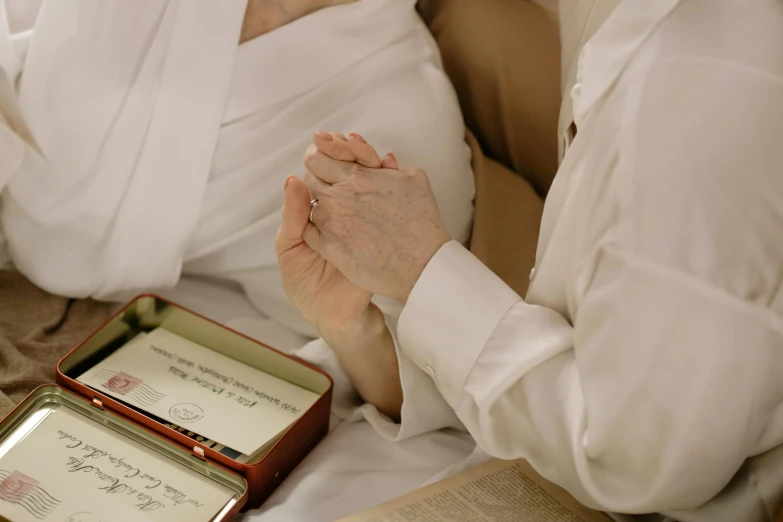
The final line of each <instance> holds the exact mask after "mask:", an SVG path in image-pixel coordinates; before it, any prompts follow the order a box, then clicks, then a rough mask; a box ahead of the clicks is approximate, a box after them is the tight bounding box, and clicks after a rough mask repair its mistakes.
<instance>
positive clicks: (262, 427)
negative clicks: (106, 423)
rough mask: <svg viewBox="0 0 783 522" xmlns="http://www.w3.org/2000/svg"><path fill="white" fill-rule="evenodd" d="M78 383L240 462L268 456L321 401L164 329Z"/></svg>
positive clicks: (136, 340) (142, 338)
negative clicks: (310, 409) (286, 432)
mask: <svg viewBox="0 0 783 522" xmlns="http://www.w3.org/2000/svg"><path fill="white" fill-rule="evenodd" d="M77 380H78V381H79V382H81V383H83V384H86V385H87V386H90V387H92V388H95V389H97V390H99V391H100V392H102V393H105V394H107V395H110V396H112V397H114V398H116V399H119V400H120V401H123V402H125V403H127V404H129V405H131V406H133V407H135V408H137V409H139V410H141V411H143V412H146V413H149V414H151V415H152V416H154V417H156V418H157V419H159V420H160V422H163V423H164V424H166V425H168V426H169V427H171V428H173V429H176V430H178V431H180V432H182V433H184V434H186V435H188V436H189V437H191V438H194V439H195V440H198V441H199V442H201V443H202V444H204V445H207V446H209V447H212V448H213V449H215V450H216V451H219V452H221V453H223V454H225V455H227V456H229V457H231V458H233V459H235V460H238V461H240V462H248V461H252V460H253V459H254V458H255V457H257V456H259V455H261V454H263V453H264V452H265V451H266V450H267V449H268V448H269V447H270V446H271V445H272V444H273V443H274V442H275V441H276V440H277V439H278V438H279V437H280V436H281V435H282V434H283V433H284V432H285V431H286V430H287V429H288V428H289V427H290V426H291V425H292V424H293V423H294V422H295V421H296V420H297V419H299V417H301V416H302V414H304V412H305V411H307V410H308V409H309V408H310V406H312V405H313V404H314V403H315V402H316V401H317V400H318V398H319V396H318V394H315V393H313V392H311V391H309V390H306V389H304V388H301V387H299V386H297V385H295V384H291V383H289V382H287V381H284V380H282V379H279V378H277V377H275V376H273V375H271V374H269V373H266V372H263V371H261V370H258V369H256V368H253V367H251V366H248V365H246V364H243V363H241V362H238V361H235V360H234V359H231V358H229V357H226V356H225V355H222V354H220V353H217V352H215V351H213V350H210V349H208V348H206V347H204V346H201V345H200V344H198V343H195V342H193V341H190V340H188V339H185V338H184V337H181V336H179V335H177V334H175V333H172V332H170V331H168V330H165V329H163V328H157V329H155V330H152V331H151V332H149V333H140V334H138V335H137V336H136V337H134V338H133V339H132V340H131V341H130V342H128V343H127V344H125V345H123V346H122V347H120V348H119V349H118V350H117V351H115V352H114V353H112V354H111V355H109V356H108V357H106V358H105V359H103V360H102V361H100V362H99V363H98V364H96V365H95V366H93V367H92V368H90V369H89V370H88V371H86V372H84V373H83V374H82V375H80V376H79V377H78V378H77ZM216 446H218V447H216Z"/></svg>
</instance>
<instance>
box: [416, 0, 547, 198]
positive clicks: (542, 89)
mask: <svg viewBox="0 0 783 522" xmlns="http://www.w3.org/2000/svg"><path fill="white" fill-rule="evenodd" d="M420 11H421V12H422V15H423V17H424V18H425V20H426V21H428V22H429V25H430V29H431V30H432V33H433V34H434V36H435V39H436V40H437V42H438V45H439V46H440V49H441V54H442V55H443V62H444V66H445V69H446V72H447V73H448V75H449V77H450V78H451V80H452V82H453V83H454V87H455V88H456V90H457V94H458V96H459V100H460V105H461V106H462V111H463V113H464V115H465V121H466V123H467V126H468V128H470V130H471V131H472V132H473V133H474V134H475V135H476V137H477V138H478V140H479V143H481V147H482V149H483V150H484V152H485V154H487V155H488V156H490V157H491V158H493V159H495V160H497V161H499V162H500V163H502V164H503V165H505V166H506V167H509V168H511V169H512V170H514V171H516V172H517V173H519V174H521V175H522V176H523V177H525V178H526V179H527V180H528V181H529V182H530V183H531V184H532V186H533V187H534V188H535V189H536V191H537V192H538V193H539V194H541V195H544V194H546V192H547V190H548V189H549V185H550V184H551V182H552V178H553V177H554V175H555V172H556V171H557V147H558V143H557V142H558V138H557V122H558V112H559V110H560V45H559V35H558V25H557V20H555V18H554V17H553V16H552V14H551V13H549V12H548V11H546V10H545V9H543V8H542V7H540V6H539V5H537V4H534V3H532V2H527V1H523V0H513V1H510V0H481V1H476V0H426V1H425V2H423V3H421V5H420Z"/></svg>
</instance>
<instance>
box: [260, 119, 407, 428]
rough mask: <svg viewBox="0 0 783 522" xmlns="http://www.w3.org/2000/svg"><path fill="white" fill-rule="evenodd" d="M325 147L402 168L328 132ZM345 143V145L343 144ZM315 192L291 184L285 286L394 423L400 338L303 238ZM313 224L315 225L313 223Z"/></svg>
mask: <svg viewBox="0 0 783 522" xmlns="http://www.w3.org/2000/svg"><path fill="white" fill-rule="evenodd" d="M323 136H326V138H323V139H318V138H317V139H316V141H324V142H326V141H329V142H332V145H331V146H329V145H327V146H325V148H326V149H328V150H330V151H331V153H333V154H334V155H335V156H337V157H340V158H342V159H343V160H344V161H350V162H359V163H361V164H362V165H367V166H369V167H375V168H380V167H382V166H385V167H387V168H396V167H397V165H396V162H395V161H394V159H393V157H387V158H386V159H385V160H384V161H381V159H380V158H379V157H378V155H377V154H376V153H375V151H374V150H372V147H370V146H369V145H367V144H366V143H365V142H364V140H363V139H360V138H359V137H358V136H355V135H352V137H351V138H350V139H346V138H345V137H344V136H342V135H341V134H335V135H331V134H328V135H327V134H323ZM338 142H339V143H338ZM309 214H310V194H309V193H308V191H307V188H306V187H305V185H304V184H303V183H302V181H300V180H299V179H297V178H295V177H293V176H292V177H290V178H288V180H287V181H286V188H285V204H284V206H283V223H282V226H281V228H280V231H279V232H278V235H277V239H276V241H275V246H276V248H277V255H278V261H279V264H280V271H281V275H282V278H283V286H284V287H285V290H286V293H287V294H288V297H289V298H290V299H291V301H292V302H293V303H294V305H295V306H296V307H297V309H298V310H299V311H300V312H301V313H302V315H303V316H304V317H305V318H306V319H307V320H308V321H310V323H311V324H312V325H313V326H314V327H315V328H316V330H317V331H318V333H319V334H320V335H321V336H322V337H323V338H324V339H325V340H326V342H327V344H328V345H329V346H330V347H331V348H332V350H334V352H335V353H336V354H337V357H338V359H339V360H340V364H341V365H342V366H343V368H344V369H345V371H346V372H347V373H348V375H349V376H350V378H351V381H353V383H354V385H355V386H356V389H357V390H358V391H359V393H360V394H361V396H362V397H363V398H364V400H366V401H367V402H369V403H371V404H374V405H375V406H376V407H377V408H378V409H379V410H380V411H381V412H383V413H384V414H386V415H388V416H389V417H391V418H393V419H399V416H400V408H401V406H402V387H401V384H400V376H399V369H398V366H397V354H396V351H395V346H394V340H393V339H392V336H391V333H390V332H389V330H388V328H387V327H386V319H385V317H384V316H383V313H382V312H381V311H380V309H379V308H378V307H377V306H375V305H373V304H372V303H371V302H370V297H371V296H372V294H371V293H369V292H367V291H365V290H362V289H361V288H359V287H358V286H356V285H354V284H353V283H351V282H350V281H349V280H348V279H347V278H346V277H345V276H344V275H343V274H342V273H341V272H340V271H339V270H337V268H336V267H335V266H334V265H333V264H331V263H330V262H329V261H327V260H326V259H325V258H324V257H322V256H321V254H320V253H318V252H316V251H315V250H313V249H312V248H310V246H309V245H307V244H306V243H305V242H304V240H303V239H302V236H303V234H304V233H305V227H306V226H307V225H310V224H309V222H308V217H309ZM310 226H312V225H310Z"/></svg>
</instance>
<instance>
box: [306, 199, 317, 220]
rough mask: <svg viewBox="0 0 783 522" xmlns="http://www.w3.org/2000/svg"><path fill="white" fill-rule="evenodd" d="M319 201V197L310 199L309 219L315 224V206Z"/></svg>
mask: <svg viewBox="0 0 783 522" xmlns="http://www.w3.org/2000/svg"><path fill="white" fill-rule="evenodd" d="M318 203H319V201H318V200H317V199H311V200H310V217H309V218H308V221H310V223H312V224H313V225H315V221H313V212H314V211H315V207H317V206H318Z"/></svg>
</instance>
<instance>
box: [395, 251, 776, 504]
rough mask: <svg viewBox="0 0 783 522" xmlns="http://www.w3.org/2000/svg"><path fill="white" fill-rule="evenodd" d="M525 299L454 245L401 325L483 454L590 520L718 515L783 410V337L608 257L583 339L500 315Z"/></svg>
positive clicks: (709, 294)
mask: <svg viewBox="0 0 783 522" xmlns="http://www.w3.org/2000/svg"><path fill="white" fill-rule="evenodd" d="M466 280H467V281H471V283H469V285H470V286H475V287H477V288H478V287H482V288H484V291H483V292H470V291H469V290H470V288H466V284H465V283H464V281H466ZM465 290H468V291H465ZM512 294H513V292H512V291H511V290H510V289H508V288H506V287H504V285H503V283H502V282H500V281H499V279H497V278H496V276H495V275H494V274H492V273H491V272H490V271H489V270H488V269H486V268H485V267H483V265H481V264H480V262H479V261H478V260H476V259H475V258H473V256H472V255H471V254H470V253H468V252H467V251H466V250H464V249H463V248H462V247H461V246H460V245H459V244H457V243H454V242H452V243H449V244H447V245H445V246H444V247H443V248H442V249H441V250H440V251H439V252H438V254H436V256H435V258H433V260H432V262H431V263H430V265H429V266H428V267H427V269H426V270H425V273H424V274H423V275H422V278H421V280H420V282H419V283H418V284H417V286H416V288H414V291H413V294H412V295H411V298H410V300H409V303H408V306H407V307H406V309H405V310H404V312H403V316H402V318H401V320H400V321H401V328H400V338H401V343H402V346H403V347H404V351H405V353H407V354H408V355H409V356H410V357H411V358H412V359H413V360H414V361H415V362H416V363H417V364H418V365H419V366H420V367H422V368H426V369H431V371H430V373H431V375H432V376H433V379H434V381H435V383H436V384H437V386H438V389H439V390H440V391H441V393H443V395H444V397H445V399H446V400H447V401H448V402H449V404H451V406H452V407H453V408H454V409H455V410H456V412H457V414H458V416H459V417H460V419H461V420H462V422H463V423H464V424H465V425H466V426H467V428H468V430H469V431H470V432H471V434H472V435H473V436H474V437H475V438H476V440H477V442H478V444H479V445H480V447H481V448H482V449H484V450H485V451H486V452H488V453H489V454H491V455H494V456H497V457H500V458H507V459H512V458H520V457H525V458H527V459H528V460H530V461H531V463H532V464H533V465H534V466H535V467H536V468H537V469H538V470H539V471H540V472H542V474H544V475H545V476H547V477H549V478H550V479H552V480H555V481H556V482H558V483H560V484H562V485H563V486H565V487H566V488H568V489H569V490H570V491H571V492H572V493H573V494H574V495H575V496H577V498H579V499H580V500H581V501H582V502H584V503H586V504H588V505H591V506H595V507H599V508H602V509H605V510H611V511H617V512H627V513H645V512H654V511H662V510H665V509H684V508H689V507H694V506H695V505H698V504H700V503H701V502H704V501H706V500H708V499H709V498H711V497H712V496H714V495H715V494H716V493H717V492H718V491H720V489H722V487H723V486H724V485H725V484H726V483H727V482H728V481H729V480H730V478H731V477H732V475H733V474H734V473H735V472H736V471H737V469H738V468H739V466H740V465H741V464H742V462H743V461H744V459H745V458H746V457H747V456H748V455H749V454H750V453H751V450H752V448H753V447H754V444H755V443H756V441H757V439H758V437H759V435H760V433H761V432H762V430H763V428H764V424H765V419H767V418H768V415H767V413H768V412H769V411H770V408H772V407H774V406H777V405H778V404H780V400H781V397H780V395H781V393H782V392H781V391H780V390H779V389H774V388H776V387H774V386H773V387H771V388H770V385H769V383H775V382H777V379H778V377H779V375H781V372H783V356H782V355H781V354H780V350H779V346H780V345H781V342H783V335H781V332H783V329H782V328H780V325H779V324H778V325H777V328H773V326H772V325H771V324H770V323H769V316H768V315H767V314H766V313H764V311H763V310H762V309H758V308H756V307H753V306H750V305H747V304H745V303H742V302H739V301H738V300H736V299H733V298H731V297H729V296H728V295H725V294H722V293H720V292H718V291H716V290H714V289H711V288H709V287H707V286H706V285H704V284H702V283H700V282H698V281H695V280H693V279H691V278H688V277H685V276H682V275H681V274H676V273H673V272H672V271H670V270H667V269H665V268H662V267H660V266H655V265H653V264H651V263H648V262H645V261H642V260H638V259H633V258H630V257H628V256H627V255H624V254H623V253H621V252H614V251H607V252H605V253H604V255H603V260H602V262H601V264H600V267H599V269H598V271H597V273H596V276H595V279H594V281H593V284H592V285H591V287H590V289H589V291H588V292H587V295H586V296H585V298H584V301H583V302H582V304H581V306H580V313H579V317H578V319H577V322H576V327H575V328H572V327H571V326H570V325H569V324H568V322H566V321H565V320H564V319H563V318H562V317H561V316H560V315H559V314H557V313H556V312H554V311H552V310H550V309H547V308H542V307H539V306H533V305H529V304H527V303H525V302H524V301H522V300H520V299H518V298H517V299H515V302H514V303H511V304H510V305H509V307H506V309H503V306H500V303H502V304H503V305H504V306H505V305H506V304H508V303H509V301H510V300H511V299H512ZM495 303H498V305H495ZM493 313H494V315H492V314H493ZM479 336H485V338H484V339H481V338H479ZM776 376H777V377H776ZM765 383H766V385H765ZM777 388H779V387H777Z"/></svg>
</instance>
